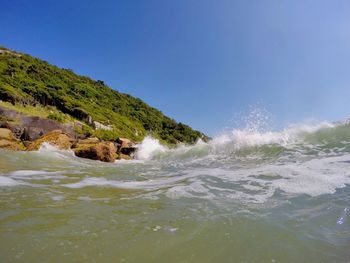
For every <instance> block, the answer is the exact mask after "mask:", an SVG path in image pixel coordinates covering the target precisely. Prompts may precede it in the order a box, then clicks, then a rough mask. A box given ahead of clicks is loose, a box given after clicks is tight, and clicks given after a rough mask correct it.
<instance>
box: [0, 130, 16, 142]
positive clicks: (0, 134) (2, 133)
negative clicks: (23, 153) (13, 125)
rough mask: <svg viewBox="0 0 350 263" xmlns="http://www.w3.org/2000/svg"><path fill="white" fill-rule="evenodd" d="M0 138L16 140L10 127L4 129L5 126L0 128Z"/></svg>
mask: <svg viewBox="0 0 350 263" xmlns="http://www.w3.org/2000/svg"><path fill="white" fill-rule="evenodd" d="M0 139H6V140H9V141H13V140H16V138H15V136H14V135H13V133H12V131H11V130H10V129H6V128H0Z"/></svg>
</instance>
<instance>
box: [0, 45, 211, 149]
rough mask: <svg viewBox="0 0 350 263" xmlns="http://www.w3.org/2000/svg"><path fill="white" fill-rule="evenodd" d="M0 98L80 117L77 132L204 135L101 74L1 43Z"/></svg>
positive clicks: (179, 138) (166, 138)
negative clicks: (109, 82) (79, 70)
mask: <svg viewBox="0 0 350 263" xmlns="http://www.w3.org/2000/svg"><path fill="white" fill-rule="evenodd" d="M0 100H2V101H5V102H10V103H11V104H12V105H11V107H13V108H15V109H17V110H21V111H22V112H29V113H31V112H34V113H35V112H37V111H41V112H44V116H45V117H47V118H50V119H54V120H57V121H60V122H70V121H74V120H79V121H80V122H81V123H83V124H84V125H83V127H81V129H80V131H79V132H81V133H84V132H85V133H90V134H91V133H93V135H95V136H97V137H100V138H102V139H108V140H113V139H115V138H117V137H127V138H130V139H132V140H135V141H140V140H142V139H143V138H144V137H145V136H146V135H152V136H154V137H156V138H158V139H160V140H161V141H163V142H165V143H167V144H176V143H178V142H183V143H189V144H191V143H194V142H196V141H197V140H198V139H199V138H202V139H204V140H206V139H207V137H206V136H205V135H204V134H203V133H201V132H199V131H195V130H193V129H191V128H190V127H189V126H187V125H185V124H182V123H180V122H176V121H175V120H173V119H171V118H169V117H167V116H165V115H164V114H163V113H162V112H161V111H159V110H157V109H155V108H153V107H150V106H149V105H147V104H146V103H144V102H143V101H142V100H140V99H138V98H135V97H132V96H130V95H128V94H123V93H120V92H118V91H116V90H114V89H111V88H110V87H108V86H107V85H105V84H104V82H103V81H101V80H97V81H96V80H92V79H90V78H89V77H85V76H79V75H77V74H75V73H74V72H73V71H72V70H70V69H61V68H58V67H56V66H53V65H50V64H49V63H48V62H46V61H43V60H40V59H38V58H34V57H32V56H30V55H27V54H22V53H19V52H14V51H11V50H9V49H6V48H0ZM8 104H9V103H8ZM9 105H10V104H9ZM45 112H46V114H45ZM96 124H98V125H97V126H96Z"/></svg>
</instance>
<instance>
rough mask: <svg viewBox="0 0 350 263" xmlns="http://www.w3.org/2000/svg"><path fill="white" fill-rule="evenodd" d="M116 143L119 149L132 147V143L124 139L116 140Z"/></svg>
mask: <svg viewBox="0 0 350 263" xmlns="http://www.w3.org/2000/svg"><path fill="white" fill-rule="evenodd" d="M116 142H117V143H118V144H119V145H120V148H123V147H130V146H132V145H133V142H132V141H131V140H129V139H126V138H118V139H117V141H116Z"/></svg>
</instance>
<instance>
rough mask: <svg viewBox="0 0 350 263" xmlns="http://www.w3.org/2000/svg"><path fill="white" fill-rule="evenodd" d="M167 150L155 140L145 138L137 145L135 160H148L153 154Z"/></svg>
mask: <svg viewBox="0 0 350 263" xmlns="http://www.w3.org/2000/svg"><path fill="white" fill-rule="evenodd" d="M166 150H167V148H166V147H165V146H163V145H161V144H160V143H159V141H158V140H157V139H154V138H152V137H146V138H144V139H143V141H142V143H141V144H139V145H138V148H137V152H136V159H139V160H150V159H152V157H153V156H154V155H155V154H159V153H163V152H165V151H166Z"/></svg>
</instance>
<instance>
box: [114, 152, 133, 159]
mask: <svg viewBox="0 0 350 263" xmlns="http://www.w3.org/2000/svg"><path fill="white" fill-rule="evenodd" d="M117 158H118V160H131V159H132V158H131V157H130V155H126V154H122V153H119V154H118V157H117Z"/></svg>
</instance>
